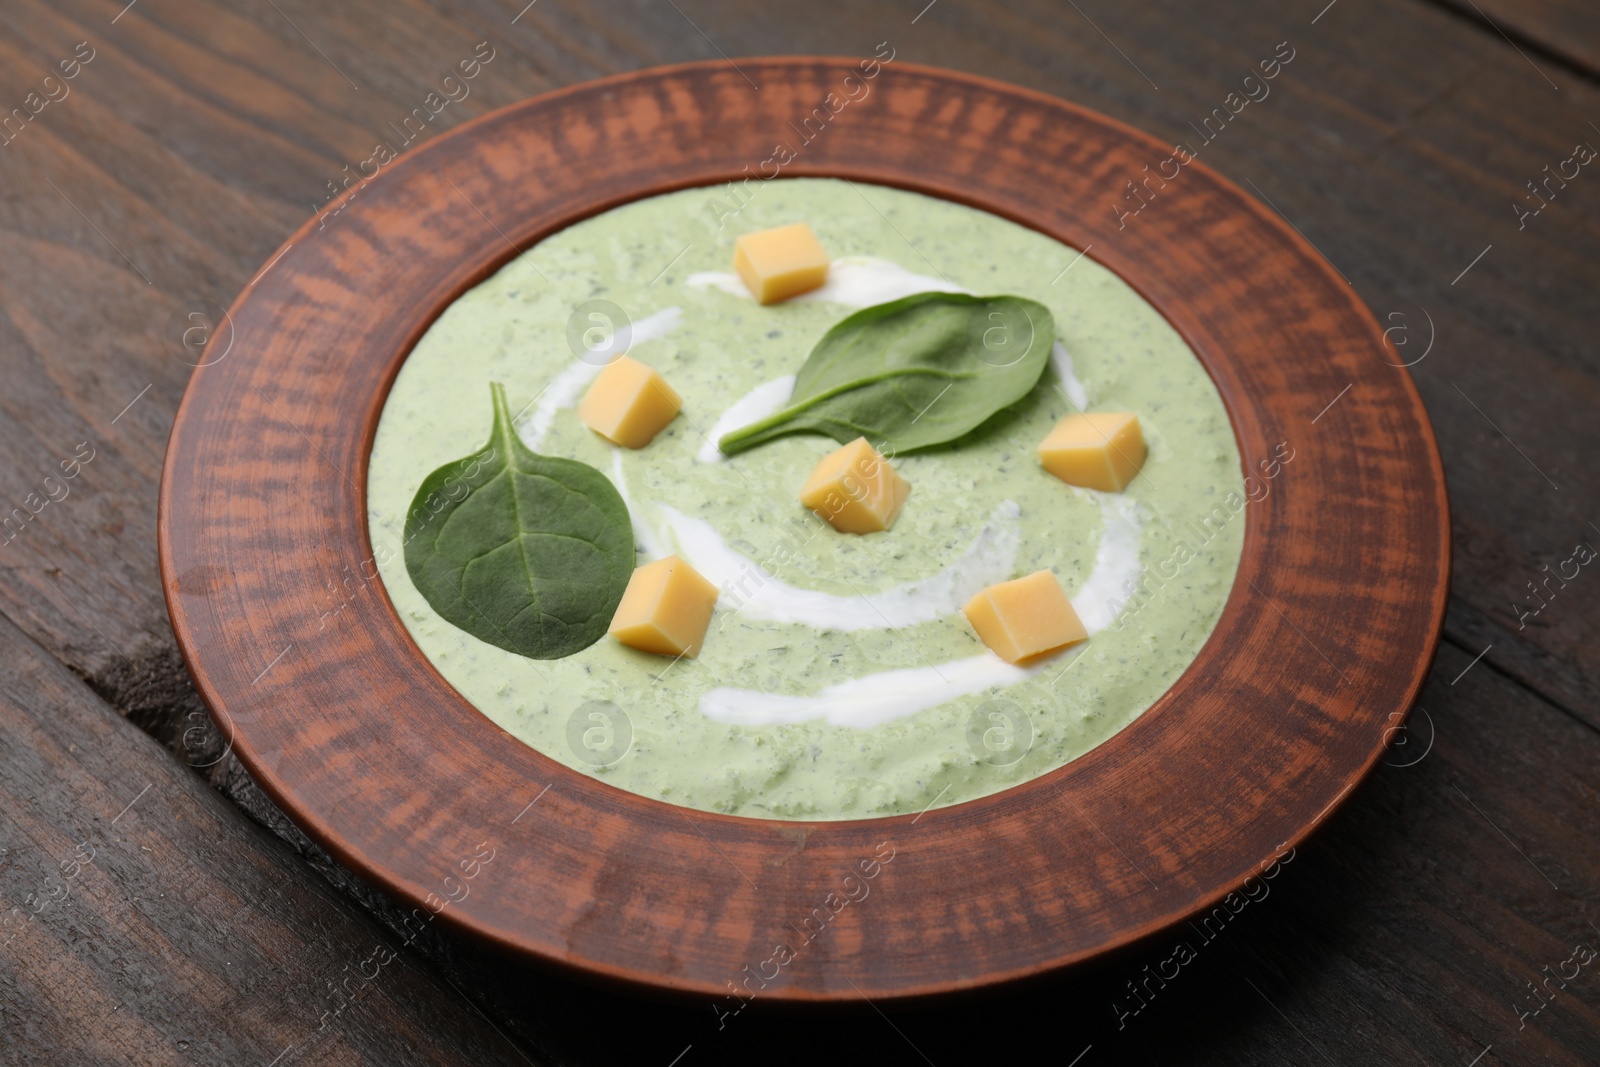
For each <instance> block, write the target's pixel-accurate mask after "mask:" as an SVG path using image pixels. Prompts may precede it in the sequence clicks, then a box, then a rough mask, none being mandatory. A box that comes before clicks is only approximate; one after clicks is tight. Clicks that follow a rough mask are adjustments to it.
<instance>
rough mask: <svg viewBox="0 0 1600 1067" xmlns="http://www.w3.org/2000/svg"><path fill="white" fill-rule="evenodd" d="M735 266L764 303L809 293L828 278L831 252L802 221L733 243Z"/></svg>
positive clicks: (745, 282) (753, 292) (747, 284)
mask: <svg viewBox="0 0 1600 1067" xmlns="http://www.w3.org/2000/svg"><path fill="white" fill-rule="evenodd" d="M733 269H734V270H735V271H736V272H738V275H739V277H740V278H743V279H744V284H745V285H746V286H747V287H748V288H749V289H750V292H751V293H752V294H754V296H755V298H756V300H757V301H758V302H759V303H762V304H776V303H777V302H778V301H780V300H787V299H789V298H790V297H791V296H799V295H800V294H801V293H809V292H810V291H811V290H813V289H815V288H817V287H818V286H820V285H821V284H822V283H823V282H825V281H827V280H828V253H827V252H826V251H825V250H824V249H823V247H822V242H821V241H819V240H817V235H816V234H814V233H812V232H811V227H810V226H808V225H806V224H805V223H803V222H796V223H794V224H793V225H790V226H778V227H776V228H775V229H771V230H761V231H759V232H757V233H747V234H745V235H744V236H742V237H740V238H739V240H738V241H737V242H736V243H735V244H734V246H733Z"/></svg>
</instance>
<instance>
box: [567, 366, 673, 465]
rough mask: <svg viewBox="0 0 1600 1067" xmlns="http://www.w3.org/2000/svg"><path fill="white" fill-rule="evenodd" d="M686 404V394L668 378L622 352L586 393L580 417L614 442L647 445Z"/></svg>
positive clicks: (580, 409)
mask: <svg viewBox="0 0 1600 1067" xmlns="http://www.w3.org/2000/svg"><path fill="white" fill-rule="evenodd" d="M682 407H683V397H681V396H679V395H678V394H677V392H676V390H674V389H673V388H672V386H670V385H668V384H667V380H666V379H665V378H663V377H661V375H659V374H657V373H656V372H655V371H653V370H651V369H650V368H649V367H647V366H645V365H644V364H643V363H640V362H639V361H638V360H636V359H630V358H629V357H627V356H618V357H617V358H616V359H614V360H612V361H611V362H610V363H608V364H606V369H605V370H603V371H601V372H600V375H599V377H597V378H595V380H594V384H593V385H591V386H589V391H588V392H587V393H584V394H583V402H582V403H580V404H579V405H578V418H579V419H581V420H582V421H583V424H584V425H585V426H587V427H589V429H591V430H593V431H594V432H595V433H597V434H599V435H600V436H601V437H604V438H605V439H606V440H608V441H610V442H612V443H613V444H618V445H621V446H622V447H624V448H643V447H644V446H645V445H647V444H649V443H650V441H651V439H652V438H654V437H655V435H656V434H658V433H660V432H661V431H662V430H663V429H664V428H665V427H666V425H667V423H669V422H671V421H672V420H673V419H674V418H675V417H676V416H677V414H678V410H679V409H680V408H682Z"/></svg>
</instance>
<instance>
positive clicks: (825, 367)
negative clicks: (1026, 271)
mask: <svg viewBox="0 0 1600 1067" xmlns="http://www.w3.org/2000/svg"><path fill="white" fill-rule="evenodd" d="M1055 330H1056V328H1055V320H1054V319H1053V318H1052V317H1051V315H1050V309H1049V308H1046V307H1045V306H1044V305H1043V304H1040V303H1037V302H1035V301H1032V300H1025V299H1023V298H1022V297H1020V296H966V295H963V294H960V293H918V294H916V295H914V296H908V297H904V298H902V299H900V300H891V301H890V302H889V303H887V304H877V305H875V306H873V307H869V308H863V309H862V310H860V311H858V312H856V313H855V314H853V315H851V316H850V317H849V318H846V319H844V320H843V321H841V322H839V323H838V324H837V325H835V326H834V327H833V328H832V329H831V330H829V331H828V332H827V333H826V334H824V335H823V337H822V340H820V341H818V342H817V346H816V347H815V348H813V349H812V350H811V355H810V356H809V357H808V358H807V359H806V362H805V365H804V366H802V367H801V368H800V372H799V374H798V375H796V377H795V383H794V394H793V396H792V397H791V398H790V403H789V406H788V407H787V408H785V409H784V410H782V411H780V412H778V413H777V414H776V415H772V416H771V417H769V418H765V419H762V420H761V421H759V422H754V423H751V424H750V425H749V426H744V427H741V428H739V429H737V430H734V431H733V432H732V433H729V434H726V435H725V436H724V437H723V438H722V440H721V441H720V442H718V447H719V448H721V449H722V451H723V453H724V454H726V455H730V456H731V455H735V454H736V453H739V452H743V451H745V450H746V449H750V448H754V447H755V446H756V445H760V444H765V443H766V442H768V441H771V440H772V439H773V438H776V437H782V436H784V435H786V434H792V433H819V434H826V435H827V436H829V437H832V438H833V439H834V440H836V441H838V442H840V443H841V444H845V443H848V442H850V441H853V440H855V439H856V438H857V437H866V438H867V439H868V440H870V441H872V442H873V443H874V444H877V445H878V446H879V447H880V449H881V448H883V446H884V444H885V443H887V445H888V447H889V448H890V449H892V450H893V452H895V453H904V452H910V451H913V450H915V449H919V448H929V447H932V446H933V445H939V444H944V443H945V442H947V441H953V440H955V439H956V438H958V437H960V436H962V435H963V434H965V433H967V432H968V431H970V430H972V429H974V428H975V427H977V426H978V425H979V424H980V423H982V422H983V421H984V420H986V419H988V418H989V416H991V415H993V414H994V413H995V412H997V411H999V410H1000V409H1002V408H1004V407H1007V406H1009V405H1011V404H1014V403H1016V402H1017V401H1018V400H1021V399H1022V398H1023V397H1024V396H1026V395H1027V393H1028V391H1029V390H1030V389H1032V388H1033V386H1034V383H1035V382H1037V381H1038V380H1039V375H1041V374H1042V373H1044V368H1045V365H1046V364H1047V363H1049V361H1050V348H1051V346H1052V345H1054V344H1055Z"/></svg>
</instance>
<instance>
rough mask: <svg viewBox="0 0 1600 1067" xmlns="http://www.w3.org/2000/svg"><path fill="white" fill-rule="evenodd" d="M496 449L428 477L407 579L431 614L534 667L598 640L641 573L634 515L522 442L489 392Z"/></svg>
mask: <svg viewBox="0 0 1600 1067" xmlns="http://www.w3.org/2000/svg"><path fill="white" fill-rule="evenodd" d="M489 391H490V395H491V397H492V399H493V403H494V429H493V430H492V431H491V432H490V434H489V443H488V444H486V445H484V446H483V448H481V449H479V450H478V451H477V452H474V453H473V454H472V455H470V456H467V457H466V458H465V459H461V460H458V461H456V462H455V463H447V464H445V465H444V466H443V467H440V468H439V469H438V470H436V471H434V472H433V473H432V474H430V475H428V477H427V478H425V479H424V480H423V482H422V487H421V488H420V489H418V490H417V495H416V498H415V499H414V500H413V501H412V504H411V511H410V513H409V514H408V515H407V517H406V542H405V554H406V570H407V571H409V572H410V573H411V580H412V582H414V583H415V584H416V587H417V591H418V592H420V593H421V594H422V595H423V596H424V597H425V598H427V601H428V603H429V604H431V605H433V609H434V610H435V611H437V612H438V613H439V614H440V615H442V616H444V618H445V619H446V620H448V621H449V622H451V623H453V624H454V625H456V626H459V627H460V628H461V629H463V630H465V631H467V633H469V634H472V635H473V636H474V637H477V638H480V639H482V640H484V641H487V642H488V643H489V644H491V645H496V646H498V647H500V648H503V649H506V650H507V651H510V652H516V653H518V654H520V655H523V656H528V657H531V658H533V659H559V658H561V657H562V656H570V655H572V654H573V653H574V652H579V651H581V650H583V649H585V648H588V647H589V646H590V645H592V644H594V643H595V642H596V641H598V640H599V639H600V638H601V637H602V636H603V635H604V634H605V632H606V628H607V627H608V626H609V625H610V624H611V616H612V615H613V614H614V613H615V612H616V610H617V604H618V603H619V602H620V601H621V600H622V593H623V590H624V589H626V588H627V586H628V578H629V577H630V576H631V575H632V574H633V565H634V547H633V525H632V523H631V521H630V520H629V517H628V507H627V505H626V504H624V503H623V502H622V497H621V495H619V494H618V493H617V490H616V487H615V486H613V485H612V484H611V482H610V480H609V479H607V478H606V476H605V475H604V474H601V473H600V472H599V471H597V470H595V469H594V468H593V467H591V466H589V465H588V464H585V463H579V462H577V461H575V460H570V459H560V458H557V457H554V456H541V455H538V454H537V453H535V452H531V451H529V449H528V448H527V446H526V445H524V444H523V443H522V441H521V440H520V439H519V438H518V437H517V433H516V430H515V429H513V427H512V425H511V415H510V413H509V410H508V408H507V407H506V391H505V387H504V386H502V385H501V384H500V383H499V382H494V383H493V384H491V385H490V387H489Z"/></svg>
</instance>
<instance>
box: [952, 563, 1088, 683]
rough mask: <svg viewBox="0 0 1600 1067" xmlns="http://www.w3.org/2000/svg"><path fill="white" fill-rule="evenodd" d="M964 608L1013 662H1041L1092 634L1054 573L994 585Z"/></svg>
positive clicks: (986, 640)
mask: <svg viewBox="0 0 1600 1067" xmlns="http://www.w3.org/2000/svg"><path fill="white" fill-rule="evenodd" d="M961 610H962V612H963V613H964V614H965V615H966V616H967V621H968V622H970V623H971V624H972V628H973V629H974V630H976V631H978V636H979V637H980V638H982V639H983V643H984V644H986V645H988V646H989V647H990V648H991V649H993V650H994V653H995V654H996V655H997V656H999V657H1000V658H1001V659H1003V660H1005V661H1006V662H1007V663H1021V662H1023V661H1025V660H1031V659H1035V658H1037V657H1040V656H1043V655H1044V654H1045V653H1047V652H1054V651H1056V650H1058V649H1062V648H1065V647H1067V646H1068V645H1075V644H1077V643H1078V642H1079V641H1082V640H1084V639H1085V638H1087V637H1088V636H1089V633H1088V631H1087V630H1085V629H1084V628H1083V623H1082V621H1080V620H1079V618H1078V613H1077V612H1076V611H1074V610H1073V609H1072V601H1070V600H1068V599H1067V593H1066V590H1064V589H1062V588H1061V582H1060V581H1058V580H1057V579H1056V576H1055V575H1054V574H1052V573H1051V572H1050V571H1035V572H1034V573H1032V574H1030V575H1028V576H1027V577H1026V578H1017V579H1014V580H1012V581H1009V582H1001V583H1000V584H999V585H991V586H990V587H989V588H987V589H985V590H983V592H981V593H979V594H978V595H976V596H974V597H973V598H972V599H971V600H969V601H967V606H966V607H964V608H962V609H961Z"/></svg>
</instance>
